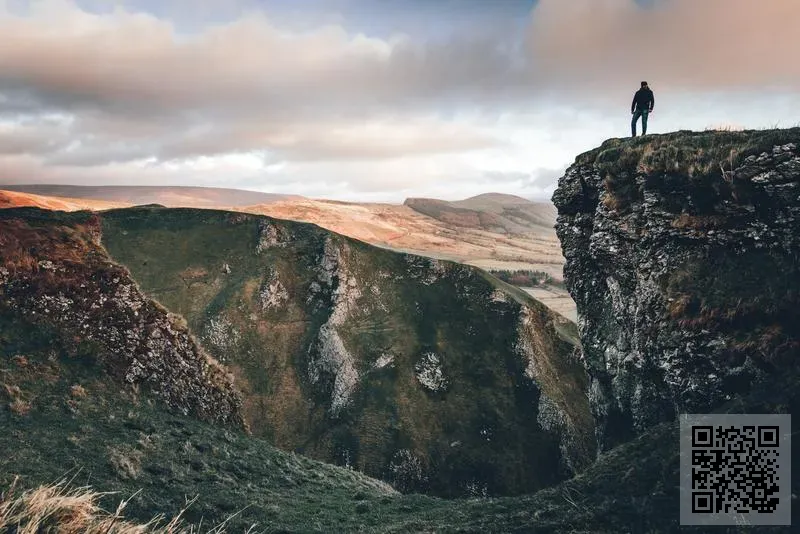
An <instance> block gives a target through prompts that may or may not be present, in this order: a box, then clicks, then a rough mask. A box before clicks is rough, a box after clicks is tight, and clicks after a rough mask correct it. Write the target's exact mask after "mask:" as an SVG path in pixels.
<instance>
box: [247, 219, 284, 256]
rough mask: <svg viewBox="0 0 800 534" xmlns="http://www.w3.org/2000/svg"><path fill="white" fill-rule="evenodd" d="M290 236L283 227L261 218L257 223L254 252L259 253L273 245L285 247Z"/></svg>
mask: <svg viewBox="0 0 800 534" xmlns="http://www.w3.org/2000/svg"><path fill="white" fill-rule="evenodd" d="M291 238H292V237H291V235H290V234H289V232H287V231H286V229H285V228H283V227H280V226H278V225H276V224H275V223H273V222H272V221H270V220H267V219H262V220H261V221H260V222H259V224H258V244H256V254H261V253H263V252H265V251H267V250H269V249H271V248H275V247H278V248H281V247H285V246H286V245H288V244H289V242H290V241H291Z"/></svg>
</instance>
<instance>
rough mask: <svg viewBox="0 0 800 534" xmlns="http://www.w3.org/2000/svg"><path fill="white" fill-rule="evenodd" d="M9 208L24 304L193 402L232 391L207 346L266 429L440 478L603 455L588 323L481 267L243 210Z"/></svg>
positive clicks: (194, 405)
mask: <svg viewBox="0 0 800 534" xmlns="http://www.w3.org/2000/svg"><path fill="white" fill-rule="evenodd" d="M0 223H2V224H3V225H4V226H5V228H6V230H7V231H6V232H4V235H7V236H10V237H9V238H10V239H11V241H9V243H11V242H13V243H15V244H14V246H13V247H10V248H9V247H6V248H5V249H4V256H3V261H4V264H6V271H7V272H8V276H7V277H6V279H5V280H4V281H3V282H4V292H5V295H6V297H7V303H8V304H9V310H10V312H17V313H20V314H22V316H23V317H30V316H35V317H36V318H38V319H37V320H41V321H44V322H46V323H47V324H50V325H52V326H53V327H54V328H55V332H56V333H58V335H59V336H60V339H61V343H63V344H65V345H69V344H70V343H78V342H82V341H87V342H91V343H93V344H95V345H98V349H97V350H101V351H105V352H103V354H107V356H103V357H101V358H100V361H101V362H105V364H106V365H107V367H108V368H109V369H110V370H111V371H113V373H112V374H114V376H116V377H117V378H118V379H119V380H120V381H122V382H127V383H133V384H134V385H135V384H138V383H140V382H141V383H142V385H143V386H144V387H147V388H150V389H152V390H153V391H154V392H155V393H156V396H157V397H160V398H163V399H165V400H166V401H167V404H168V405H169V406H172V407H173V408H176V409H178V410H180V411H183V412H185V413H195V412H196V413H197V414H198V415H200V416H201V417H205V416H206V415H207V416H208V417H212V416H213V413H214V409H215V408H219V406H222V405H224V403H223V404H220V403H219V401H212V400H211V399H213V398H215V397H213V395H211V396H210V395H209V394H208V393H204V392H203V390H202V388H201V389H198V387H200V386H201V385H202V384H204V383H205V382H203V381H202V380H201V381H200V385H198V386H195V385H194V384H193V383H190V382H187V380H188V379H187V378H184V374H185V373H186V372H189V375H190V376H192V377H193V376H200V377H202V376H204V375H203V373H206V372H211V371H205V370H204V369H205V367H202V366H201V367H196V368H195V367H192V366H194V365H195V363H192V362H209V363H208V364H205V363H203V365H207V366H208V369H211V370H212V371H213V370H214V369H219V371H218V372H217V371H214V373H216V375H214V376H217V375H219V379H214V380H223V379H224V380H229V379H228V378H227V373H228V372H230V373H231V374H232V375H233V384H234V386H233V390H231V395H233V396H232V397H231V398H232V399H236V398H240V400H236V401H235V403H234V404H236V403H241V410H239V409H238V408H236V409H235V410H233V411H232V412H230V413H231V415H230V417H234V418H239V417H242V418H243V419H244V421H245V423H246V424H247V425H248V426H249V428H250V430H251V431H252V432H253V434H254V435H256V436H260V437H263V438H265V439H267V440H268V441H269V442H271V443H273V444H275V445H277V446H279V447H281V448H283V449H285V450H291V451H298V452H301V453H303V454H305V455H307V456H311V457H314V458H317V459H321V460H325V461H329V462H334V463H338V464H340V465H344V466H352V467H355V468H356V469H358V470H361V471H363V472H365V473H368V474H371V475H373V476H376V477H380V478H382V479H384V480H388V481H390V482H392V483H393V484H395V485H396V486H397V487H398V488H400V489H404V490H415V491H423V492H429V493H434V494H442V495H459V494H460V495H464V494H477V495H482V494H515V493H523V492H529V491H533V490H535V489H539V488H541V487H545V486H547V485H551V484H553V483H556V482H558V481H559V480H561V479H563V478H565V477H567V476H569V474H570V473H571V472H572V471H573V470H574V469H580V468H582V467H584V466H585V465H587V464H588V462H589V461H590V460H591V458H592V456H593V450H594V445H593V439H594V438H593V425H592V421H591V417H590V414H589V409H588V402H587V397H586V393H585V377H584V372H583V369H582V367H581V364H580V362H579V361H578V360H576V359H575V358H574V355H573V352H574V350H575V344H576V340H575V333H574V325H572V324H571V323H569V322H568V321H566V320H564V319H563V318H562V317H560V316H558V315H557V314H554V313H552V312H550V311H549V310H548V309H547V308H546V307H544V306H543V305H541V304H539V303H537V302H535V301H533V300H532V299H530V298H529V297H527V296H526V295H525V294H524V293H522V292H521V291H519V290H516V289H515V288H513V287H511V286H507V285H505V284H503V283H502V282H500V281H499V280H496V279H494V278H492V277H490V276H489V275H487V274H485V273H483V272H481V271H479V270H477V269H474V268H471V267H467V266H463V265H458V264H453V263H449V262H441V261H438V260H431V259H427V258H420V257H416V256H410V255H404V254H397V253H394V252H390V251H386V250H383V249H378V248H374V247H371V246H369V245H366V244H363V243H360V242H357V241H353V240H350V239H347V238H344V237H342V236H338V235H335V234H332V233H330V232H327V231H325V230H322V229H320V228H318V227H315V226H312V225H307V224H299V223H291V222H286V221H277V220H272V219H268V218H264V217H258V216H251V215H246V214H240V213H230V212H216V211H205V210H191V209H174V210H170V209H159V208H136V209H124V210H116V211H111V212H106V213H104V214H102V215H91V214H88V213H85V212H84V213H74V214H64V213H48V212H43V211H40V210H35V209H26V210H5V211H4V212H2V213H1V214H0ZM101 242H102V246H100V245H99V243H101ZM106 250H108V252H110V254H111V257H109V256H108V255H107V252H106ZM111 258H113V260H112V259H111ZM121 265H125V266H127V267H122V266H121ZM134 281H135V282H134ZM148 297H152V298H155V299H156V300H157V301H158V302H159V303H160V304H156V303H155V302H151V301H149V299H148ZM162 305H163V306H165V308H164V307H162ZM167 310H169V312H167ZM173 314H174V315H173ZM184 318H185V320H186V322H187V323H188V324H185V323H183V322H182V321H183V319H184ZM115 349H116V352H114V351H115ZM120 349H121V350H120ZM207 353H208V354H210V355H211V356H212V357H213V358H216V360H218V361H219V362H220V363H221V366H219V367H217V364H216V363H214V362H213V360H211V359H209V358H208V357H207V356H206V354H207ZM187 358H188V359H187ZM182 362H183V363H182ZM187 364H188V367H187ZM193 369H196V370H193ZM187 370H188V371H187ZM192 373H195V374H192ZM203 387H204V386H203ZM184 397H186V398H184ZM226 402H227V401H226ZM232 406H233V405H232ZM236 406H238V404H236ZM212 407H214V408H212ZM234 412H235V415H233V414H234ZM221 413H223V414H225V413H227V412H225V411H223V412H221ZM204 414H205V415H204ZM208 417H206V418H208ZM225 417H228V416H227V415H226V416H225Z"/></svg>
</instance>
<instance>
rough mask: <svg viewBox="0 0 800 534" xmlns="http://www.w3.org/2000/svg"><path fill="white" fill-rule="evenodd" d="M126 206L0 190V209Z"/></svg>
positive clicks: (83, 208)
mask: <svg viewBox="0 0 800 534" xmlns="http://www.w3.org/2000/svg"><path fill="white" fill-rule="evenodd" d="M1 187H5V186H1ZM126 206H128V204H126V203H124V202H109V201H105V200H89V199H84V198H65V197H57V196H43V195H34V194H32V193H21V192H16V191H3V190H0V209H4V208H23V207H37V208H42V209H48V210H58V211H80V210H93V211H97V210H107V209H112V208H124V207H126Z"/></svg>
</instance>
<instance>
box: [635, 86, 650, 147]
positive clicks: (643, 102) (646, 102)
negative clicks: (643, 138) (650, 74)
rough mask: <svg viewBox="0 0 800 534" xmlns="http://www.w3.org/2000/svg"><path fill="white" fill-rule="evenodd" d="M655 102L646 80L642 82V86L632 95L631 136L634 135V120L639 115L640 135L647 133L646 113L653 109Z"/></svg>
mask: <svg viewBox="0 0 800 534" xmlns="http://www.w3.org/2000/svg"><path fill="white" fill-rule="evenodd" d="M655 103H656V99H655V98H654V97H653V91H651V90H650V88H649V87H648V86H647V82H642V88H641V89H639V90H638V91H636V94H635V95H633V102H632V103H631V113H633V119H632V120H631V136H632V137H636V122H637V121H638V120H639V117H641V118H642V135H644V134H646V133H647V115H648V114H650V112H651V111H653V106H654V105H655Z"/></svg>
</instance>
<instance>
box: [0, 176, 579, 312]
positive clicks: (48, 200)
mask: <svg viewBox="0 0 800 534" xmlns="http://www.w3.org/2000/svg"><path fill="white" fill-rule="evenodd" d="M2 187H12V186H2ZM14 187H15V186H14ZM19 188H20V189H26V190H28V189H30V190H37V191H41V192H47V191H52V192H54V193H60V194H76V195H85V198H84V197H81V200H75V201H72V200H70V201H69V202H67V201H65V200H64V199H58V198H54V197H47V196H41V195H32V194H30V193H17V192H13V191H5V192H0V208H2V207H20V206H38V207H41V208H44V209H59V210H65V211H74V210H78V209H92V210H101V209H109V208H112V207H125V206H129V205H131V204H139V205H143V204H159V205H163V206H167V207H178V206H188V207H192V206H196V207H201V208H207V209H230V210H232V211H242V212H245V213H254V214H259V215H267V216H270V217H275V218H279V219H289V220H293V221H301V222H310V223H314V224H316V225H319V226H321V227H323V228H326V229H328V230H331V231H333V232H336V233H339V234H343V235H346V236H348V237H352V238H355V239H358V240H361V241H365V242H367V243H370V244H373V245H377V246H380V247H384V248H390V249H392V250H397V251H401V252H407V253H411V254H419V255H423V256H428V257H433V258H438V259H444V260H450V261H457V262H461V263H466V264H468V265H474V266H476V267H480V268H482V269H486V270H495V269H510V270H516V269H526V270H534V271H543V272H547V273H548V274H550V275H551V276H553V277H555V278H557V279H561V278H562V276H563V273H562V267H563V263H564V258H563V256H562V255H561V250H560V247H559V244H558V239H557V237H556V235H555V230H554V229H553V224H554V222H555V214H554V208H553V206H552V205H539V204H533V203H531V202H530V201H528V200H525V199H522V198H520V197H514V196H512V195H499V194H497V193H489V194H487V195H479V196H477V197H474V198H473V199H467V200H465V201H460V202H455V203H453V204H459V203H461V202H465V203H468V204H469V205H470V206H472V208H473V209H475V210H480V209H485V210H486V213H487V214H488V215H489V216H491V217H495V215H494V213H495V212H497V211H498V210H501V211H502V209H504V208H500V207H498V206H501V205H514V204H515V203H524V206H527V208H529V207H530V205H531V204H533V205H534V206H540V207H537V208H535V209H534V210H533V212H531V213H530V214H529V215H530V217H531V218H532V221H529V223H530V228H529V229H528V230H525V231H523V232H522V233H520V234H515V235H509V234H507V233H506V231H505V230H502V233H497V232H494V231H488V230H485V229H479V228H465V227H463V226H458V225H454V224H451V223H450V222H446V221H443V220H438V219H436V218H433V217H429V216H427V215H424V214H422V213H420V212H418V211H415V210H413V209H411V208H409V207H408V206H399V205H393V204H376V203H353V202H337V201H328V200H312V199H307V198H302V197H283V198H282V197H280V195H272V196H268V197H267V198H266V200H265V201H264V202H265V203H256V202H258V201H259V198H260V197H259V195H260V194H259V193H253V192H250V191H239V190H231V193H230V195H231V196H230V197H227V198H226V197H225V195H223V196H222V197H215V196H213V194H215V192H216V191H218V190H216V189H208V188H170V187H163V188H157V187H149V188H140V187H132V188H124V187H121V188H113V187H112V188H106V187H99V188H92V187H79V186H34V185H31V186H24V187H23V186H19ZM95 189H97V190H95ZM117 190H119V192H117V193H115V191H117ZM195 190H197V192H196V193H195V192H194V191H195ZM222 191H223V192H224V191H226V190H222ZM115 195H116V196H115ZM2 198H5V199H6V201H5V202H4V203H3V202H2ZM93 198H120V199H127V200H126V203H123V204H118V203H112V204H110V205H109V204H107V203H106V202H105V201H98V200H92V199H93ZM223 201H227V202H229V203H228V204H225V203H224V202H223ZM234 202H239V203H241V204H240V205H238V206H237V205H233V203H234ZM527 208H526V209H527ZM540 208H541V209H540ZM529 211H530V210H529ZM539 216H541V217H542V221H538V219H537V217H539ZM526 224H528V223H526ZM535 296H536V298H541V299H542V300H544V301H546V302H547V303H548V305H552V308H553V309H554V310H556V311H557V312H558V313H561V314H563V315H564V316H565V317H568V318H571V319H572V318H574V317H575V303H574V302H573V301H572V299H571V298H570V297H569V294H567V293H566V292H565V291H560V290H558V289H557V288H549V291H546V292H543V293H542V292H540V293H537V294H536V295H535Z"/></svg>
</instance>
